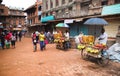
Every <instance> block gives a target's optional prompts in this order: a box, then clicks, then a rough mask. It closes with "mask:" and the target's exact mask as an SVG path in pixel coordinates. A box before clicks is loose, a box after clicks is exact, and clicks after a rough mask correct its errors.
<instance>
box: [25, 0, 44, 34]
mask: <svg viewBox="0 0 120 76" xmlns="http://www.w3.org/2000/svg"><path fill="white" fill-rule="evenodd" d="M41 5H42V2H41V1H40V0H37V1H36V3H35V4H34V5H32V6H30V7H28V8H27V9H25V10H24V12H26V13H27V25H28V30H29V32H34V31H40V29H41V28H40V25H41V22H40V19H41V8H42V6H41Z"/></svg>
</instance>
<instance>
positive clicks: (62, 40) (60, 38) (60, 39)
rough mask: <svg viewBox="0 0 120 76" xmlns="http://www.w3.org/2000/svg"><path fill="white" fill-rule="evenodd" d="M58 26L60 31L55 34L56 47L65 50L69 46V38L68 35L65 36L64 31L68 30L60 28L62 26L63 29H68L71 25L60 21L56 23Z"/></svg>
mask: <svg viewBox="0 0 120 76" xmlns="http://www.w3.org/2000/svg"><path fill="white" fill-rule="evenodd" d="M56 28H57V29H59V31H58V32H57V33H56V34H54V42H55V43H56V49H63V50H67V49H68V47H67V39H66V37H65V36H64V34H63V33H64V32H65V31H66V30H64V32H63V30H60V29H61V28H62V29H68V28H69V26H68V25H67V24H64V23H58V24H57V25H56Z"/></svg>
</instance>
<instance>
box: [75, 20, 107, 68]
mask: <svg viewBox="0 0 120 76" xmlns="http://www.w3.org/2000/svg"><path fill="white" fill-rule="evenodd" d="M84 24H86V25H91V26H92V25H96V26H97V25H98V26H99V25H102V26H104V25H107V24H108V23H107V21H105V20H104V19H102V18H90V19H88V20H87V21H85V23H84ZM96 31H97V30H96ZM95 38H96V36H89V35H87V36H82V42H81V44H79V45H78V46H77V48H78V49H79V50H81V56H82V58H83V59H88V58H89V57H94V58H97V61H98V64H100V65H102V66H104V65H106V64H108V62H109V55H108V53H107V52H106V50H107V49H108V47H107V45H106V44H101V43H99V42H96V41H95ZM97 41H99V40H97Z"/></svg>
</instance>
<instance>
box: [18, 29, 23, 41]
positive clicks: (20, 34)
mask: <svg viewBox="0 0 120 76" xmlns="http://www.w3.org/2000/svg"><path fill="white" fill-rule="evenodd" d="M18 37H19V41H21V38H22V32H21V31H20V32H18Z"/></svg>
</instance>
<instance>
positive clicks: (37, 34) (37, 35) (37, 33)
mask: <svg viewBox="0 0 120 76" xmlns="http://www.w3.org/2000/svg"><path fill="white" fill-rule="evenodd" d="M35 34H36V40H37V43H38V40H39V32H38V31H36V32H35Z"/></svg>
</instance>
